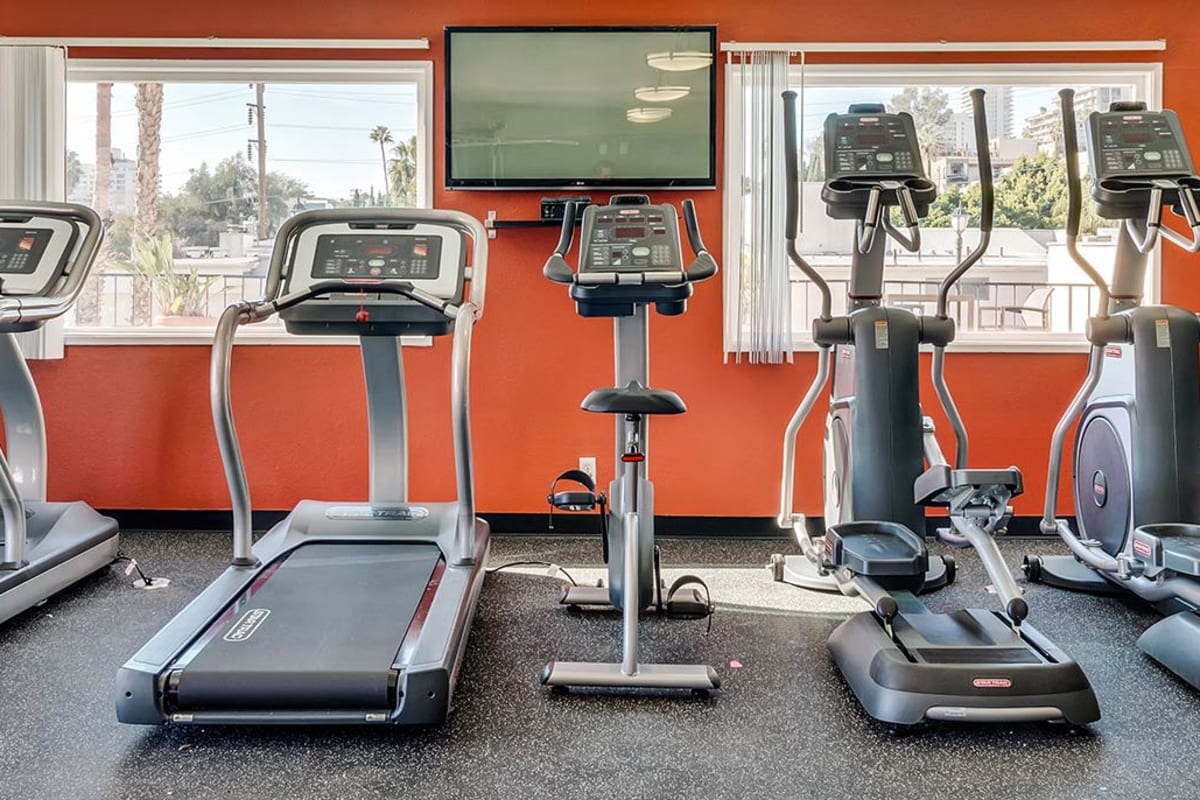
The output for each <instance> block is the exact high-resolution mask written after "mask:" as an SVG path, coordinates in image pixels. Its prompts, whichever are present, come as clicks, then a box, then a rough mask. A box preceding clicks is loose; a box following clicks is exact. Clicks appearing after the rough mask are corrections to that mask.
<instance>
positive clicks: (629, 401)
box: [581, 381, 687, 414]
mask: <svg viewBox="0 0 1200 800" xmlns="http://www.w3.org/2000/svg"><path fill="white" fill-rule="evenodd" d="M581 407H582V408H583V410H584V411H592V412H594V413H597V414H682V413H684V412H685V411H687V406H686V405H684V402H683V399H682V398H681V397H680V396H679V395H677V394H675V393H674V392H672V391H668V390H666V389H651V388H649V387H647V386H642V385H641V384H640V383H638V382H637V381H630V382H629V383H628V384H627V385H625V386H620V387H612V388H608V389H596V390H595V391H592V392H589V393H588V396H587V397H585V398H583V403H582V404H581Z"/></svg>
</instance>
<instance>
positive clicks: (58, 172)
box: [0, 45, 67, 358]
mask: <svg viewBox="0 0 1200 800" xmlns="http://www.w3.org/2000/svg"><path fill="white" fill-rule="evenodd" d="M66 140H67V54H66V51H65V50H63V49H62V48H61V47H26V46H19V45H7V46H5V45H0V200H6V199H7V200H47V201H60V202H61V201H62V200H65V199H66V189H67V176H66V171H67V143H66ZM62 324H63V320H62V319H61V318H60V319H56V320H53V321H51V322H50V323H49V324H48V325H46V326H45V327H43V328H42V329H41V330H39V331H36V332H35V333H30V334H23V335H22V336H21V337H20V339H21V348H22V349H23V350H24V351H25V355H26V356H27V357H29V358H62V355H63V336H62Z"/></svg>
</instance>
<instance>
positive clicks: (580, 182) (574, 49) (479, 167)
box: [446, 26, 717, 189]
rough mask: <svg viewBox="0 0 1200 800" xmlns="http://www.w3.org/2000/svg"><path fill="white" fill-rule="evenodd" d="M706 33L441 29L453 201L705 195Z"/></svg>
mask: <svg viewBox="0 0 1200 800" xmlns="http://www.w3.org/2000/svg"><path fill="white" fill-rule="evenodd" d="M716 39H717V31H716V28H715V27H711V26H705V27H550V28H516V27H490V28H458V27H451V28H447V29H446V186H447V188H451V189H505V188H510V189H511V188H529V189H555V188H558V189H565V188H572V187H584V188H586V187H597V188H600V187H611V188H620V189H643V188H646V189H649V188H663V187H667V188H670V187H712V186H715V185H716V184H715V179H716V175H715V171H716V136H715V124H716V123H715V117H716Z"/></svg>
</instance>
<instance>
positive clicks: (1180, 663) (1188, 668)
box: [1137, 611, 1200, 689]
mask: <svg viewBox="0 0 1200 800" xmlns="http://www.w3.org/2000/svg"><path fill="white" fill-rule="evenodd" d="M1137 644H1138V647H1139V648H1140V649H1141V651H1142V652H1143V653H1145V654H1146V655H1148V656H1150V657H1151V658H1153V659H1154V660H1155V661H1157V662H1158V663H1160V664H1162V665H1163V666H1164V667H1166V668H1167V669H1169V670H1171V672H1174V673H1175V674H1176V675H1178V676H1179V677H1180V678H1181V679H1182V680H1184V681H1186V682H1187V683H1188V684H1190V685H1191V686H1192V687H1193V688H1196V689H1200V614H1196V613H1195V612H1192V611H1180V612H1179V613H1177V614H1172V615H1171V616H1169V617H1166V618H1164V619H1160V620H1159V621H1158V622H1156V623H1154V624H1153V625H1151V626H1150V627H1149V628H1147V629H1146V632H1145V633H1143V634H1142V635H1141V636H1139V637H1138V642H1137Z"/></svg>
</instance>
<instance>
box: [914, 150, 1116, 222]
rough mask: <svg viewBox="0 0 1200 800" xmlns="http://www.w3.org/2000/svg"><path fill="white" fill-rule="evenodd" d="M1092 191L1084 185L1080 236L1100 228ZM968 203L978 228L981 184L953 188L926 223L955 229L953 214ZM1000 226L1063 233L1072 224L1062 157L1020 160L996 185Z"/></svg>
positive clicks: (932, 208) (970, 216)
mask: <svg viewBox="0 0 1200 800" xmlns="http://www.w3.org/2000/svg"><path fill="white" fill-rule="evenodd" d="M1090 190H1091V187H1090V186H1089V182H1088V180H1087V179H1086V178H1085V179H1084V181H1083V187H1082V191H1083V193H1084V203H1083V216H1082V218H1081V220H1080V232H1081V233H1084V234H1090V233H1095V232H1096V228H1097V227H1099V226H1100V224H1101V220H1100V217H1099V216H1098V215H1097V214H1096V206H1095V204H1094V203H1092V202H1090V201H1089V200H1088V199H1087V196H1088V194H1089V193H1090ZM960 202H961V203H962V206H963V210H964V211H966V213H967V216H968V225H969V226H972V227H973V226H978V225H979V222H980V215H981V206H982V201H981V198H980V187H979V184H977V183H976V184H971V186H970V187H968V188H966V189H963V188H962V187H960V186H957V185H955V186H951V187H950V188H949V189H948V190H947V191H946V192H944V193H943V194H941V195H940V196H939V197H938V198H937V200H935V201H934V202H933V204H932V205H931V206H930V207H929V217H928V218H927V219H926V224H927V225H928V226H930V227H933V228H948V227H950V224H951V221H950V218H951V215H952V214H953V213H954V211H955V209H957V208H958V205H959V203H960ZM994 224H995V226H996V227H997V228H1020V229H1023V230H1060V229H1062V228H1065V227H1066V224H1067V165H1066V163H1065V162H1064V161H1063V160H1062V159H1061V158H1056V157H1054V156H1051V155H1048V154H1046V153H1038V154H1037V155H1036V156H1032V157H1029V156H1025V157H1022V158H1019V159H1017V161H1016V163H1015V164H1013V166H1012V168H1011V169H1009V170H1008V171H1006V172H1005V173H1004V174H1003V175H1001V176H1000V178H999V179H998V180H997V181H996V213H995V218H994Z"/></svg>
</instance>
